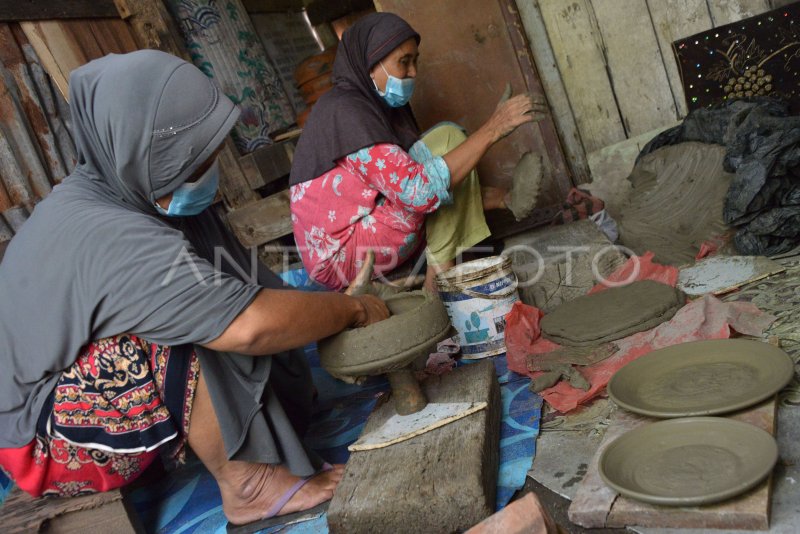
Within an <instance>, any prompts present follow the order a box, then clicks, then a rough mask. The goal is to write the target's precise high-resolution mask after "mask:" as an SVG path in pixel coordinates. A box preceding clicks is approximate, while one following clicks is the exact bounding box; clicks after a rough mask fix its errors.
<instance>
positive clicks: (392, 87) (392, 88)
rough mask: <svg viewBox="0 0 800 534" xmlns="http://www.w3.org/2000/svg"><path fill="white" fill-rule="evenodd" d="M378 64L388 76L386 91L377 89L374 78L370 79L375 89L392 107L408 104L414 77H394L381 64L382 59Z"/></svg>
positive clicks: (412, 91) (412, 89)
mask: <svg viewBox="0 0 800 534" xmlns="http://www.w3.org/2000/svg"><path fill="white" fill-rule="evenodd" d="M380 65H381V68H382V69H383V72H385V73H386V76H387V77H388V78H387V80H386V91H381V90H380V89H378V84H377V83H375V80H372V84H373V85H374V86H375V90H376V91H378V94H379V95H381V97H382V98H383V99H384V100H385V101H386V103H387V104H389V105H390V106H392V107H393V108H399V107H401V106H405V105H406V104H408V101H409V100H411V95H413V94H414V78H403V79H400V78H396V77H395V76H392V75H391V74H389V72H388V71H387V70H386V67H384V66H383V62H382V61H381V62H380Z"/></svg>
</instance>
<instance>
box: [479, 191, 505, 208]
mask: <svg viewBox="0 0 800 534" xmlns="http://www.w3.org/2000/svg"><path fill="white" fill-rule="evenodd" d="M481 200H483V211H488V210H499V209H503V208H505V207H506V204H507V201H508V191H507V190H506V189H502V188H500V187H489V186H484V187H481Z"/></svg>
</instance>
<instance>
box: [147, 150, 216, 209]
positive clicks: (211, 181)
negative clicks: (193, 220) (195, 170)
mask: <svg viewBox="0 0 800 534" xmlns="http://www.w3.org/2000/svg"><path fill="white" fill-rule="evenodd" d="M218 187H219V160H215V161H214V163H212V164H211V167H209V168H208V170H207V171H206V172H205V173H203V175H202V176H201V177H200V178H198V179H197V181H194V182H192V183H188V182H187V183H184V184H181V186H180V187H178V188H177V189H176V190H175V191H173V192H172V200H171V201H170V203H169V207H168V208H167V209H166V210H165V209H164V208H162V207H161V206H159V205H158V204H156V209H157V210H158V211H159V213H161V214H162V215H169V216H170V217H187V216H189V215H197V214H198V213H200V212H202V211H203V210H204V209H206V208H207V207H209V206H210V205H211V203H212V202H214V197H215V196H217V188H218Z"/></svg>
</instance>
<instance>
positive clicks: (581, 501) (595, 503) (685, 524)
mask: <svg viewBox="0 0 800 534" xmlns="http://www.w3.org/2000/svg"><path fill="white" fill-rule="evenodd" d="M776 410H777V399H776V398H774V397H773V398H772V399H770V400H769V401H766V402H764V403H762V404H760V405H758V406H756V407H755V408H750V409H748V410H744V411H742V412H738V413H736V414H733V415H731V416H729V417H730V418H731V419H736V420H738V421H743V422H746V423H750V424H752V425H755V426H757V427H759V428H761V429H763V430H766V431H767V432H769V433H771V434H773V435H774V434H775V422H776V419H775V414H776ZM655 421H657V420H656V419H653V418H650V417H642V416H638V415H635V414H633V413H630V412H627V411H625V410H622V409H617V411H616V413H615V414H614V416H613V418H612V420H611V424H610V425H609V427H608V429H607V430H606V434H605V437H604V438H603V442H602V443H601V444H600V447H599V448H598V450H597V453H596V454H595V456H594V458H592V461H591V463H590V464H589V469H588V472H587V473H586V476H585V477H584V479H583V481H582V482H581V485H580V487H579V488H578V492H577V494H576V495H575V499H574V500H573V501H572V505H571V506H570V508H569V519H570V521H572V522H573V523H575V524H577V525H580V526H582V527H586V528H599V527H607V528H618V527H625V526H639V527H653V528H725V529H742V530H767V529H768V528H769V501H770V492H771V482H772V477H771V476H770V477H769V478H768V479H767V480H765V481H764V482H762V483H761V484H760V485H759V486H757V487H756V488H755V489H753V490H752V491H750V492H748V493H746V494H744V495H742V496H740V497H736V498H734V499H731V500H728V501H725V502H723V503H719V504H714V505H708V506H694V507H678V506H675V507H672V506H656V505H652V504H647V503H643V502H639V501H636V500H634V499H629V498H627V497H623V496H621V495H619V494H618V493H617V492H616V491H614V490H613V489H611V488H609V487H608V486H607V485H606V484H605V483H604V482H603V480H602V478H600V472H599V469H598V465H599V461H600V455H601V454H602V452H603V451H604V450H605V449H606V448H607V447H608V446H609V445H610V444H611V442H613V441H614V440H615V439H616V438H618V437H619V436H621V435H622V434H625V433H626V432H628V431H630V430H633V429H634V428H637V427H639V426H641V425H644V424H648V423H653V422H655Z"/></svg>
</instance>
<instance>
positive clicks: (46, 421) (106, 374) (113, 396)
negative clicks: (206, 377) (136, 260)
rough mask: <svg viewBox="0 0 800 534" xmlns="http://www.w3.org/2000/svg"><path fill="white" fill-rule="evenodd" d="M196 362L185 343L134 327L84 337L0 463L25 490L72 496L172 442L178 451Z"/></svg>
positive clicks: (120, 474) (146, 461)
mask: <svg viewBox="0 0 800 534" xmlns="http://www.w3.org/2000/svg"><path fill="white" fill-rule="evenodd" d="M198 373H199V364H198V362H197V358H196V357H195V355H194V351H193V349H192V347H191V346H190V345H186V346H180V347H167V346H160V345H155V344H151V343H148V342H147V341H144V340H142V339H139V338H137V337H136V336H132V335H121V336H116V337H112V338H107V339H103V340H100V341H97V342H95V343H92V344H90V345H88V346H87V347H86V348H85V349H84V350H83V351H82V353H81V355H80V356H79V357H78V359H77V361H76V362H75V363H74V364H73V365H72V366H71V367H70V368H69V369H67V370H66V371H64V372H63V373H62V376H61V379H60V380H59V381H58V383H57V384H56V387H55V390H54V391H53V393H52V394H51V395H50V398H49V401H48V403H47V405H46V406H45V408H44V410H43V411H42V416H41V417H40V420H39V425H38V428H37V432H36V436H35V438H34V440H33V441H31V442H30V443H29V444H27V445H26V446H24V447H20V448H15V449H0V465H1V466H2V467H3V470H4V471H5V472H6V473H8V475H9V476H10V477H11V478H12V479H13V480H14V481H15V482H16V483H17V485H18V486H19V487H20V488H22V489H23V490H25V491H27V492H28V493H30V494H31V495H34V496H41V495H53V496H74V495H81V494H86V493H94V492H97V491H108V490H111V489H115V488H119V487H121V486H124V485H125V484H127V483H129V482H131V481H133V480H134V479H135V478H137V477H138V476H139V475H140V474H141V473H142V472H143V471H144V470H145V469H146V468H147V467H148V466H149V465H150V464H151V463H152V462H153V461H154V460H155V459H156V458H158V457H159V456H160V455H161V450H160V449H161V446H162V445H165V444H166V443H168V442H170V446H171V450H170V451H169V452H170V453H171V454H172V456H173V457H175V458H179V459H181V458H182V454H183V452H184V445H185V438H186V436H187V435H188V429H189V417H190V414H191V407H192V401H193V399H194V392H195V389H196V387H197V379H198Z"/></svg>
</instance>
